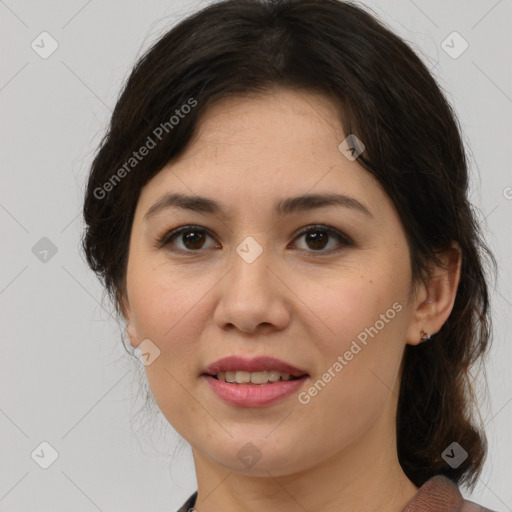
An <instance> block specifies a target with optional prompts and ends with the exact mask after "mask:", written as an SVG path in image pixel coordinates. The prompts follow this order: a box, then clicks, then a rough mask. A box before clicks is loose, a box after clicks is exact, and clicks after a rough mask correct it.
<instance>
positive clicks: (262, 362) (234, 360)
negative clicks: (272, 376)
mask: <svg viewBox="0 0 512 512" xmlns="http://www.w3.org/2000/svg"><path fill="white" fill-rule="evenodd" d="M237 370H240V371H246V372H262V371H269V370H275V371H278V372H281V373H287V374H289V375H291V376H293V377H300V376H302V375H307V372H306V371H304V370H301V369H300V368H297V367H296V366H293V365H291V364H289V363H286V362H284V361H281V360H279V359H276V358H274V357H268V356H264V357H254V358H246V357H241V356H228V357H223V358H222V359H218V360H217V361H215V362H214V363H212V364H210V365H209V366H208V367H207V368H206V369H205V373H206V374H207V375H217V374H218V373H219V372H229V371H237Z"/></svg>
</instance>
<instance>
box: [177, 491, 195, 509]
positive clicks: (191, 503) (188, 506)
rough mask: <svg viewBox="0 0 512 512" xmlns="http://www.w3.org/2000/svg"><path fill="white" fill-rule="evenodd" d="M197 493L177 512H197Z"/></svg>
mask: <svg viewBox="0 0 512 512" xmlns="http://www.w3.org/2000/svg"><path fill="white" fill-rule="evenodd" d="M196 498H197V491H196V492H195V493H194V494H192V496H190V498H189V499H188V500H187V501H186V502H185V503H183V505H182V506H181V507H180V508H179V509H178V510H177V512H195V508H194V505H195V504H196Z"/></svg>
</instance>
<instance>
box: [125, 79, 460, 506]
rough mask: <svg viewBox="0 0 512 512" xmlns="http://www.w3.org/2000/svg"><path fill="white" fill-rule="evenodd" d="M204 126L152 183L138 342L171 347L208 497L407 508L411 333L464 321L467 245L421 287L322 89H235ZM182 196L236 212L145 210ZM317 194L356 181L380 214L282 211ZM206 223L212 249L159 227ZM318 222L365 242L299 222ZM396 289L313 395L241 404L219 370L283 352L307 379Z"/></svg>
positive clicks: (202, 492)
mask: <svg viewBox="0 0 512 512" xmlns="http://www.w3.org/2000/svg"><path fill="white" fill-rule="evenodd" d="M199 128H200V129H199V131H198V133H197V134H196V136H195V138H194V139H193V141H192V142H191V144H190V146H189V147H188V149H187V151H186V152H184V153H183V155H181V157H180V158H178V159H177V160H175V161H173V162H172V163H170V164H169V165H167V166H166V167H164V169H162V170H161V171H160V172H159V173H158V174H157V175H156V176H155V177H154V178H153V179H152V180H151V181H150V182H148V184H147V185H146V186H145V187H144V189H143V190H142V192H141V195H140V198H139V201H138V203H137V208H136V212H135V217H134V222H133V227H132V233H131V238H130V249H129V258H128V265H127V275H126V294H125V299H124V303H123V306H124V310H125V317H126V327H127V333H128V335H129V338H130V341H131V344H132V345H133V346H134V347H136V346H137V345H139V344H140V343H141V341H142V340H145V339H150V340H151V341H152V342H153V343H154V344H155V345H156V346H157V347H158V348H159V350H160V355H159V356H158V357H157V358H156V359H155V360H154V361H153V362H152V363H151V364H150V365H148V366H146V367H145V370H146V375H147V378H148V381H149V384H150V387H151V390H152V392H153V394H154V397H155V400H156V402H157V403H158V406H159V407H160V409H161V411H162V413H163V414H164V416H165V417H166V418H167V420H168V421H169V423H170V424H171V425H172V426H173V427H174V428H175V429H176V431H177V432H178V433H179V434H181V436H183V438H185V439H186V440H187V441H188V442H189V443H190V445H191V446H192V452H193V456H194V462H195V467H196V474H197V482H198V500H197V503H196V509H197V510H199V511H201V512H218V511H221V510H222V511H223V512H231V511H240V510H246V511H252V510H254V511H256V510H258V511H261V510H271V511H276V512H277V511H279V512H281V511H290V510H297V511H299V510H304V509H306V510H308V511H320V510H322V511H323V512H329V511H337V512H340V511H341V512H345V511H354V510H358V511H368V512H370V511H377V510H379V511H380V512H398V511H400V510H402V508H403V507H404V506H405V505H406V504H407V502H408V501H409V500H410V499H411V498H412V497H413V496H414V495H415V493H416V492H417V487H416V486H415V485H414V484H413V483H412V482H411V481H410V480H409V479H408V478H407V476H406V475H405V474H404V472H403V470H402V469H401V467H400V465H399V463H398V457H397V452H396V430H395V418H396V409H397V399H398V392H399V382H400V364H401V361H402V356H403V352H404V349H405V346H406V344H411V345H414V344H418V343H419V342H420V336H421V335H420V331H421V330H422V329H424V330H425V331H427V332H428V333H435V332H437V331H438V330H439V329H440V328H441V326H442V325H443V323H444V322H445V321H446V319H447V318H448V316H449V314H450V312H451V309H452V306H453V302H454V300H455V294H456V289H457V286H458V282H459V277H460V249H459V248H458V246H457V245H456V244H454V245H453V248H452V250H450V251H447V252H446V253H445V255H444V261H445V263H446V264H447V266H448V270H447V271H442V270H441V269H435V268H433V269H432V270H433V276H432V278H431V279H430V280H429V281H427V282H426V283H424V284H421V285H418V286H417V287H416V288H414V287H413V282H412V275H411V269H410V261H409V249H408V245H407V241H406V237H405V233H404V230H403V227H402V224H401V221H400V218H399V216H398V214H397V212H396V210H395V208H394V206H393V203H392V201H391V199H390V198H389V197H388V196H387V194H386V193H385V192H384V190H383V189H382V188H381V187H380V185H379V184H378V182H377V181H376V179H375V178H374V177H373V176H372V175H371V174H370V173H368V172H367V171H365V170H364V169H363V168H362V167H361V166H360V165H359V164H358V163H357V160H355V161H350V160H349V159H347V158H346V157H345V156H344V155H343V154H342V153H341V152H340V150H339V149H338V145H339V144H340V142H341V141H343V140H344V139H345V137H346V135H347V134H344V132H343V129H342V126H341V124H340V122H339V120H338V118H337V116H336V114H335V108H334V105H333V104H332V103H331V102H330V100H329V99H327V98H325V97H324V96H322V95H319V94H316V93H312V92H306V91H291V90H283V89H276V90H273V91H269V92H268V94H264V95H260V96H251V97H247V96H246V97H231V98H229V99H225V100H222V101H221V102H219V103H216V104H214V105H213V106H212V107H210V108H209V110H208V111H207V112H206V113H205V115H204V116H203V117H202V121H201V123H200V126H199ZM168 192H180V193H183V194H198V195H201V196H206V197H209V198H212V199H215V200H217V201H219V202H220V203H221V204H222V206H223V207H224V208H225V209H226V212H227V216H226V218H223V217H221V216H219V215H212V214H207V213H199V212H192V211H187V210H183V209H178V208H173V209H167V210H163V211H161V212H160V213H158V214H157V215H155V216H154V217H152V218H151V219H150V220H148V221H145V220H144V219H143V216H144V214H145V213H146V211H147V210H148V209H149V208H150V207H151V206H152V205H153V204H154V203H156V202H157V201H158V199H159V198H160V197H161V196H162V195H164V194H165V193H168ZM313 192H315V193H325V192H336V193H340V194H347V195H350V196H352V197H354V198H356V199H357V200H358V201H360V202H361V203H362V204H364V205H365V206H366V207H367V208H368V209H369V210H370V212H371V213H372V215H373V218H370V217H368V216H365V215H363V214H362V213H360V212H358V211H357V210H355V209H350V208H346V207H339V206H330V207H323V208H319V209H315V210H310V211H301V212H296V213H294V214H292V215H290V216H287V217H283V218H279V217H276V216H275V215H274V214H273V211H272V208H273V204H274V202H276V201H277V200H278V199H282V198H285V197H290V196H300V195H303V194H305V193H313ZM189 224H192V225H194V226H200V227H202V228H204V229H206V230H207V231H209V233H206V235H211V236H206V235H205V239H204V241H203V243H202V245H201V243H197V244H196V245H194V244H191V243H190V242H187V239H185V240H184V239H183V236H182V235H179V236H177V237H176V238H175V239H174V242H173V243H171V242H170V243H169V245H168V246H167V247H164V248H157V247H156V241H157V239H158V237H159V236H161V235H163V234H165V233H167V232H170V231H171V230H173V229H176V228H177V227H180V226H184V225H189ZM312 224H321V225H324V226H331V227H333V228H335V229H337V230H339V231H340V232H341V233H343V234H345V235H347V236H348V237H350V239H351V240H352V241H353V245H344V244H343V243H341V242H339V241H338V240H337V239H336V238H335V237H333V236H329V238H328V239H326V241H325V242H324V245H323V246H322V245H321V244H320V245H315V244H314V243H311V242H310V241H309V242H308V237H307V236H305V235H300V236H297V233H298V231H299V230H300V229H302V228H304V227H307V226H310V225H312ZM312 231H313V232H315V229H314V228H312ZM310 233H311V232H310ZM189 236H190V235H189ZM247 236H252V237H253V238H254V239H255V240H256V241H257V242H258V244H259V245H260V246H261V248H262V250H263V252H262V254H261V255H260V256H259V257H258V258H257V259H256V260H255V261H254V262H252V263H250V264H249V263H247V262H246V261H244V259H242V258H241V257H240V256H239V255H238V253H237V252H236V248H237V246H238V245H239V244H240V243H241V242H242V241H243V240H244V239H245V238H246V237H247ZM173 247H174V248H175V252H173V251H172V248H173ZM331 248H339V251H338V252H330V254H328V252H329V249H331ZM180 249H181V251H182V252H181V253H179V250H180ZM186 251H188V252H186ZM194 251H195V252H194ZM322 254H323V255H322ZM315 255H316V256H315ZM395 302H398V303H399V304H400V305H401V306H402V309H401V311H400V312H398V313H397V314H396V315H395V316H394V318H393V319H392V320H390V321H389V322H387V323H386V324H385V327H384V328H382V329H381V330H379V332H378V334H377V335H376V336H374V337H373V338H369V341H368V344H367V345H366V346H363V348H362V350H361V351H360V352H358V353H357V355H355V356H354V357H353V359H352V360H351V361H349V362H348V364H347V365H346V366H344V368H343V370H342V371H340V372H338V373H336V376H335V377H334V378H332V380H331V381H330V382H329V383H328V384H327V385H326V386H325V387H324V388H323V389H322V390H321V392H319V393H318V394H317V395H316V396H314V397H312V398H311V401H310V402H309V403H308V404H301V403H300V402H299V401H298V399H297V395H296V394H295V395H292V396H291V397H288V398H286V399H284V400H282V401H280V402H278V403H276V404H273V405H271V406H267V407H263V408H244V407H236V406H233V405H228V404H226V403H224V402H223V401H221V400H220V399H219V398H218V397H217V396H216V395H215V394H214V393H213V392H212V391H211V390H210V388H209V386H208V385H207V383H206V382H205V381H204V378H202V377H201V374H202V373H203V371H204V369H205V367H206V366H207V365H208V364H210V363H212V362H214V361H216V360H217V359H219V358H221V357H224V356H226V355H231V354H239V355H244V356H247V357H252V356H257V355H270V356H273V357H276V358H279V359H282V360H284V361H287V362H289V363H291V364H293V365H295V366H297V367H299V368H303V369H305V370H306V371H307V372H308V374H309V378H308V382H307V383H306V384H304V387H303V388H301V390H299V391H303V390H304V389H307V388H308V387H310V386H311V385H312V384H313V383H314V382H316V381H317V380H318V379H319V378H321V376H322V374H324V373H325V372H326V371H327V369H328V368H329V367H332V365H333V363H334V362H335V361H336V360H337V358H338V356H339V355H343V354H344V353H345V352H346V351H347V350H348V349H349V348H350V345H351V343H352V341H353V340H355V339H356V338H357V335H358V334H359V333H361V332H362V331H364V329H365V328H367V327H370V326H374V325H375V323H376V321H377V320H378V319H379V318H380V315H381V314H385V313H386V311H387V310H388V309H389V308H391V307H392V305H393V304H394V303H395ZM248 442H251V443H252V444H253V445H254V446H255V447H256V449H257V451H258V452H259V454H260V455H261V458H260V459H259V460H258V461H257V463H255V464H254V465H253V466H251V467H246V466H245V465H244V464H243V463H242V462H241V461H240V460H239V458H238V457H237V453H238V451H239V450H240V449H241V448H242V447H243V446H244V445H245V444H246V443H248ZM369 490H370V491H371V492H369Z"/></svg>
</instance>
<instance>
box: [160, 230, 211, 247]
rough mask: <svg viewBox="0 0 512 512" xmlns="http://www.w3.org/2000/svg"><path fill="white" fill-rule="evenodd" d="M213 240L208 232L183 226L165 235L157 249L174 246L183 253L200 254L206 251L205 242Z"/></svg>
mask: <svg viewBox="0 0 512 512" xmlns="http://www.w3.org/2000/svg"><path fill="white" fill-rule="evenodd" d="M207 238H212V237H211V236H210V235H209V234H208V233H207V232H206V230H204V229H203V228H199V227H194V226H183V227H181V228H178V229H176V230H174V231H171V232H170V233H167V234H166V235H164V236H163V237H162V238H161V239H160V240H159V241H158V243H157V247H159V248H162V247H166V246H174V247H175V248H176V250H178V251H183V252H199V251H200V250H201V249H204V244H205V240H206V239H207Z"/></svg>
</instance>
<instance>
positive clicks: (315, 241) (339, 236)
mask: <svg viewBox="0 0 512 512" xmlns="http://www.w3.org/2000/svg"><path fill="white" fill-rule="evenodd" d="M302 237H305V238H304V241H305V243H306V246H307V247H308V248H309V249H312V251H308V252H322V253H331V252H336V251H338V250H340V247H334V248H332V247H331V248H330V249H328V250H325V251H324V250H323V249H325V247H326V246H327V245H328V241H329V239H332V238H335V239H336V240H338V246H339V245H342V246H351V245H353V242H352V240H350V238H349V237H348V236H346V235H344V234H343V233H341V232H340V231H338V230H337V229H334V228H331V227H329V226H322V225H318V226H308V227H307V228H306V229H303V230H302V231H301V232H300V233H299V234H298V237H297V238H296V240H298V239H299V238H302ZM306 250H307V249H306Z"/></svg>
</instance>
